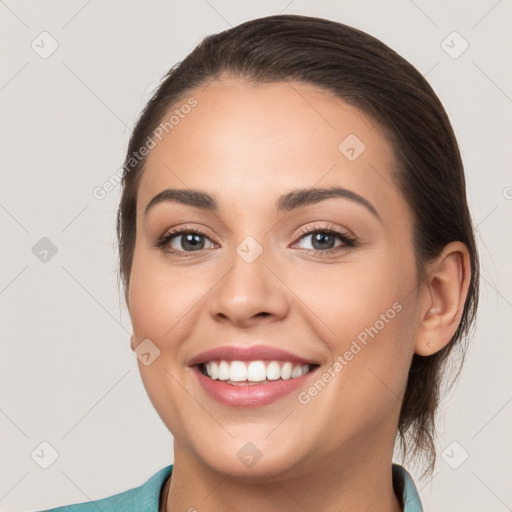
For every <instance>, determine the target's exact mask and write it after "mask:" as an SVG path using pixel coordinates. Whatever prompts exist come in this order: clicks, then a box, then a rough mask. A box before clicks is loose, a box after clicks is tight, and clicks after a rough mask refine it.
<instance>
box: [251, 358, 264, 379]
mask: <svg viewBox="0 0 512 512" xmlns="http://www.w3.org/2000/svg"><path fill="white" fill-rule="evenodd" d="M266 378H267V370H266V369H265V363H264V362H263V361H251V362H250V363H249V366H248V368H247V380H250V381H251V382H259V381H260V380H265V379H266Z"/></svg>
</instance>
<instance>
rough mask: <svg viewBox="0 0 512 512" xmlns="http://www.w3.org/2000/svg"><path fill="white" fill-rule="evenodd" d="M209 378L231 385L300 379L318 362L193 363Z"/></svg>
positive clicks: (220, 361) (261, 383) (225, 361)
mask: <svg viewBox="0 0 512 512" xmlns="http://www.w3.org/2000/svg"><path fill="white" fill-rule="evenodd" d="M195 366H197V368H198V370H199V372H200V373H201V374H202V375H204V376H205V377H207V378H208V379H210V380H218V381H222V382H224V383H226V384H229V385H232V386H261V385H268V384H270V383H272V382H275V381H287V380H294V379H300V378H301V377H303V376H304V375H306V374H308V373H310V372H312V371H314V370H316V368H318V367H319V365H318V364H311V363H297V362H293V361H279V360H263V359H259V360H253V361H237V360H232V361H227V360H212V361H207V362H204V363H200V364H197V365H195Z"/></svg>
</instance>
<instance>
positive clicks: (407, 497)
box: [40, 464, 423, 512]
mask: <svg viewBox="0 0 512 512" xmlns="http://www.w3.org/2000/svg"><path fill="white" fill-rule="evenodd" d="M172 466H173V465H172V464H171V465H170V466H166V467H165V468H163V469H161V470H160V471H158V473H155V474H154V475H153V476H152V477H151V478H149V479H148V480H147V481H146V482H145V483H144V484H142V485H140V486H139V487H135V488H133V489H129V490H128V491H124V492H121V493H119V494H114V495H113V496H109V497H108V498H103V499H100V500H94V501H88V502H85V503H77V504H75V505H66V506H64V507H58V508H52V509H51V510H41V511H40V512H158V508H159V503H160V493H161V491H162V487H163V486H164V484H165V481H166V480H167V478H168V477H169V476H170V475H171V473H172ZM393 486H394V488H395V490H396V492H397V493H398V494H399V495H400V494H401V495H402V499H403V502H404V510H403V512H423V508H422V506H421V502H420V498H419V496H418V491H417V490H416V486H415V485H414V482H413V480H412V478H411V475H409V473H408V472H407V471H406V470H405V469H404V468H403V467H402V466H399V465H398V464H393Z"/></svg>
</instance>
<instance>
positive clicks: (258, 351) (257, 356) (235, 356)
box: [188, 345, 319, 366]
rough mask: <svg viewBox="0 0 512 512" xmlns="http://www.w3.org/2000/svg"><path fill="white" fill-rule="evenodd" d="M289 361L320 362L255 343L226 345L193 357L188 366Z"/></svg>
mask: <svg viewBox="0 0 512 512" xmlns="http://www.w3.org/2000/svg"><path fill="white" fill-rule="evenodd" d="M253 360H263V361H289V362H291V363H296V364H310V365H318V364H319V362H318V361H315V360H311V359H307V358H305V357H302V356H298V355H296V354H293V353H291V352H288V351H287V350H282V349H278V348H275V347H271V346H269V345H254V346H252V347H235V346H224V347H218V348H214V349H211V350H207V351H206V352H201V353H200V354H198V355H197V356H195V357H193V358H192V359H191V360H190V361H189V362H188V366H194V365H199V364H204V363H208V362H209V361H253Z"/></svg>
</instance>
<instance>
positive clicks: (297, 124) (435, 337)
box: [129, 78, 470, 512]
mask: <svg viewBox="0 0 512 512" xmlns="http://www.w3.org/2000/svg"><path fill="white" fill-rule="evenodd" d="M190 96H193V97H194V98H195V99H196V100H197V102H198V104H197V106H196V107H195V108H194V109H193V110H192V111H191V113H190V114H188V115H187V116H185V117H184V118H183V119H181V120H180V122H179V124H178V125H177V126H175V127H174V129H173V130H172V131H170V132H169V134H168V135H167V136H166V137H164V138H163V140H162V141H161V142H159V143H158V144H157V146H156V147H155V148H154V149H152V150H151V152H150V155H149V156H148V160H147V164H146V168H145V172H144V175H143V177H142V180H141V183H140V187H139V191H138V205H137V233H136V244H135V252H134V258H133V265H132V271H131V276H130V289H129V312H130V316H131V320H132V325H133V333H134V334H133V337H132V341H131V346H132V349H135V348H136V347H137V345H138V344H139V343H141V342H142V341H143V340H145V339H148V338H149V339H150V340H151V341H152V342H153V343H154V344H155V345H156V346H157V347H158V349H159V350H160V355H159V357H158V358H156V359H155V360H154V362H153V363H152V364H150V365H148V366H145V365H143V364H142V363H141V362H139V369H140V372H141V376H142V380H143V383H144V386H145V388H146V390H147V393H148V395H149V397H150V399H151V401H152V403H153V405H154V407H155V409H156V410H157V412H158V413H159V415H160V417H161V418H162V420H163V422H164V423H165V425H166V426H167V427H168V428H169V430H170V431H171V432H172V433H173V435H174V439H175V454H174V456H175V466H174V471H173V475H172V479H171V485H170V490H169V494H168V504H167V510H168V511H177V510H188V509H189V508H190V507H195V508H196V509H197V510H198V511H201V510H208V511H209V512H215V511H221V510H222V511H229V510H242V509H243V510H245V511H252V510H254V511H262V510H286V511H296V510H297V511H299V510H301V511H302V510H304V509H305V510H315V511H331V510H332V511H349V510H350V511H355V510H357V511H363V510H365V511H366V510H368V511H370V510H379V511H383V512H397V511H399V510H401V507H400V505H399V502H398V500H397V498H396V496H395V494H394V492H393V487H392V479H391V460H392V452H393V445H394V440H395V435H396V430H397V424H398V418H399V412H400V406H401V402H402V397H403V394H404V392H405V387H406V382H407V373H408V369H409V365H410V362H411V358H412V356H413V353H414V352H415V351H416V352H417V353H419V354H421V355H429V354H432V353H434V352H435V351H437V350H440V349H441V348H442V347H443V346H445V345H446V343H448V342H449V340H450V338H451V336H452V335H453V333H454V332H455V329H456V327H457V325H458V321H459V319H460V315H461V313H462V308H463V305H464V300H465V296H466V293H467V287H468V281H469V270H470V269H469V259H468V255H467V250H466V248H465V246H464V245H463V244H461V243H458V242H453V243H451V244H449V245H448V246H447V247H446V248H445V250H444V251H443V253H442V254H441V255H440V256H439V258H437V259H436V261H434V262H430V263H429V266H428V267H427V269H428V270H429V274H428V278H427V279H425V280H422V281H420V282H419V283H418V276H417V274H416V266H415V257H414V251H413V245H412V238H411V229H412V221H413V219H412V215H411V211H410V209H409V206H408V205H407V203H406V202H405V200H404V198H403V197H402V195H401V194H400V193H399V192H398V188H397V186H396V184H395V182H394V179H393V170H394V169H395V168H396V164H395V161H394V156H393V152H392V148H391V146H390V144H389V142H388V141H387V139H386V138H385V136H384V135H383V132H382V131H381V130H380V129H379V126H377V125H376V124H375V122H374V121H372V120H371V119H370V118H369V117H367V116H365V115H364V114H363V113H362V112H361V111H360V110H358V109H356V108H354V107H352V106H349V105H348V104H347V103H345V102H344V101H342V100H341V99H338V98H335V97H334V96H332V95H331V94H330V93H329V92H327V91H324V90H319V89H317V88H314V87H312V86H311V85H308V84H299V83H284V82H279V83H273V84H266V85H257V86H256V85H251V84H249V83H247V82H245V81H241V80H236V79H227V78H226V79H223V80H221V81H216V82H213V83H211V84H210V85H209V86H208V87H206V88H204V89H194V90H193V91H191V92H190ZM185 101H186V98H185ZM173 108H175V106H173ZM349 134H356V135H357V137H358V138H359V139H360V140H361V141H363V143H364V144H365V146H366V148H365V150H364V152H363V153H361V155H360V156H359V157H358V158H357V159H356V160H354V161H350V160H349V159H347V158H346V156H345V155H344V154H342V152H340V151H339V149H338V146H339V144H340V143H341V142H342V141H343V140H344V139H345V138H346V137H347V136H348V135H349ZM330 186H340V187H343V188H346V189H349V190H351V191H353V192H355V193H357V194H359V195H360V196H362V197H364V198H365V199H366V200H367V201H369V202H370V203H371V204H372V205H373V206H374V208H375V210H376V211H377V212H378V217H377V216H375V215H373V214H372V213H371V212H370V211H368V210H367V209H366V208H365V207H364V206H362V205H360V204H358V203H356V202H354V201H351V200H349V199H340V198H331V199H327V200H324V201H322V202H319V203H317V204H311V205H307V206H304V207H301V208H299V209H297V210H292V211H289V212H277V210H276V208H275V203H276V200H277V198H278V197H279V196H280V195H281V194H285V193H288V192H290V191H292V190H294V189H297V188H309V187H330ZM166 188H180V189H187V188H193V189H200V190H202V191H204V192H208V193H210V194H212V195H214V196H215V197H216V199H217V202H218V204H219V209H218V210H217V211H216V212H210V211H205V210H200V209H197V208H194V207H192V206H186V205H182V204H178V203H171V202H167V203H161V204H158V205H156V206H155V207H154V208H152V209H151V210H150V211H149V213H148V214H147V216H145V215H144V209H145V208H146V205H147V204H148V203H149V201H150V200H151V199H152V198H153V197H154V196H155V195H156V194H158V193H159V192H161V191H162V190H164V189H166ZM181 227H183V228H184V229H185V228H189V227H192V228H197V229H200V230H201V231H203V232H204V234H205V237H206V238H204V249H202V250H200V251H197V252H194V251H193V250H190V249H189V250H188V252H187V253H186V254H185V257H180V256H175V255H173V254H171V253H169V252H166V250H167V251H168V250H170V249H174V250H178V251H179V250H181V251H182V253H185V250H184V249H183V245H182V244H181V242H182V241H183V239H182V237H181V236H180V235H177V236H176V237H175V238H174V239H173V242H172V246H171V243H169V244H168V246H167V247H166V248H162V247H161V248H158V247H155V246H154V244H155V243H156V242H157V240H158V239H159V237H161V236H163V235H165V234H166V233H167V232H169V231H170V229H171V228H181ZM304 228H306V229H307V230H308V231H309V232H313V231H322V228H335V229H340V230H342V232H344V233H348V234H350V235H351V236H354V237H355V239H356V241H357V245H356V246H355V247H347V246H344V243H343V242H342V240H341V239H338V238H336V242H335V244H334V245H335V246H336V247H334V251H336V252H332V250H330V249H329V248H328V249H323V251H324V252H325V251H329V252H330V254H322V252H321V251H322V250H321V249H320V250H317V251H316V253H315V251H314V246H313V245H312V244H313V240H312V236H311V235H308V234H305V235H304V234H301V230H303V229H304ZM247 236H252V237H253V238H254V239H255V240H256V241H257V242H258V243H259V244H260V246H261V247H262V249H263V252H262V253H261V255H260V256H259V257H258V258H257V259H256V260H255V261H254V262H252V263H247V262H246V261H244V259H242V258H241V257H240V256H239V255H238V253H237V252H236V248H237V246H239V244H240V243H241V242H242V241H243V240H244V239H245V238H246V237H247ZM320 247H321V246H320ZM329 247H331V246H329ZM393 304H399V305H400V306H401V307H400V311H399V312H397V313H396V315H394V318H392V319H388V322H386V323H385V326H384V327H383V328H382V329H380V330H379V332H378V334H377V335H375V336H374V337H373V338H369V340H368V343H367V345H366V346H364V347H363V348H362V350H361V351H360V352H358V353H357V355H355V356H354V357H353V359H352V360H351V361H349V362H348V364H347V365H346V366H344V368H343V369H342V370H341V371H339V372H337V373H336V376H335V377H334V378H332V379H331V381H330V382H329V383H328V384H327V385H326V386H325V387H324V388H323V389H322V390H321V392H319V393H318V394H317V396H314V397H312V399H311V400H310V402H309V403H307V404H303V403H300V402H299V400H298V398H297V395H298V393H296V392H294V393H292V394H290V395H288V396H286V397H284V398H281V399H279V400H278V401H276V402H274V403H271V404H268V405H265V406H261V407H256V408H233V407H229V406H226V405H223V404H220V403H217V402H216V401H214V400H212V399H211V398H210V397H209V396H208V395H207V394H206V393H205V392H204V391H203V390H202V388H201V387H200V385H199V384H198V382H197V379H196V378H195V375H194V374H193V372H192V370H191V368H189V367H188V366H187V361H189V360H190V359H191V358H192V357H194V356H195V355H197V354H198V353H200V352H203V351H205V350H208V349H211V348H216V347H220V346H224V345H235V346H251V345H257V344H266V345H271V346H273V347H277V348H281V349H285V350H288V351H291V352H293V353H295V354H297V355H299V356H302V357H304V358H306V359H308V360H312V361H317V362H319V364H320V368H319V369H318V370H317V371H316V374H315V375H316V376H315V378H314V379H312V380H310V381H309V382H308V384H307V385H305V386H304V387H303V388H301V390H299V391H303V390H306V391H307V388H308V387H309V386H311V385H312V384H314V382H315V381H316V380H317V379H318V378H320V377H321V375H322V374H323V373H325V372H326V371H327V369H328V368H329V367H332V365H333V363H334V362H335V360H336V358H337V357H338V356H339V355H342V356H343V354H344V353H345V352H346V351H347V350H349V349H350V347H351V343H352V342H353V341H354V340H356V337H357V336H358V334H360V333H361V332H363V331H364V330H365V328H369V327H370V326H375V324H376V322H377V321H378V320H379V319H380V318H382V317H381V315H386V311H388V310H389V309H390V308H391V309H392V308H393ZM247 442H251V443H253V444H254V445H255V446H256V447H257V448H258V450H259V451H260V452H261V455H262V456H261V459H260V460H259V461H258V462H257V463H256V464H254V465H253V466H251V467H247V466H246V465H245V464H243V463H242V462H241V461H240V459H239V458H238V457H237V453H238V452H239V450H240V449H241V448H242V447H244V446H245V445H246V443H247Z"/></svg>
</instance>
